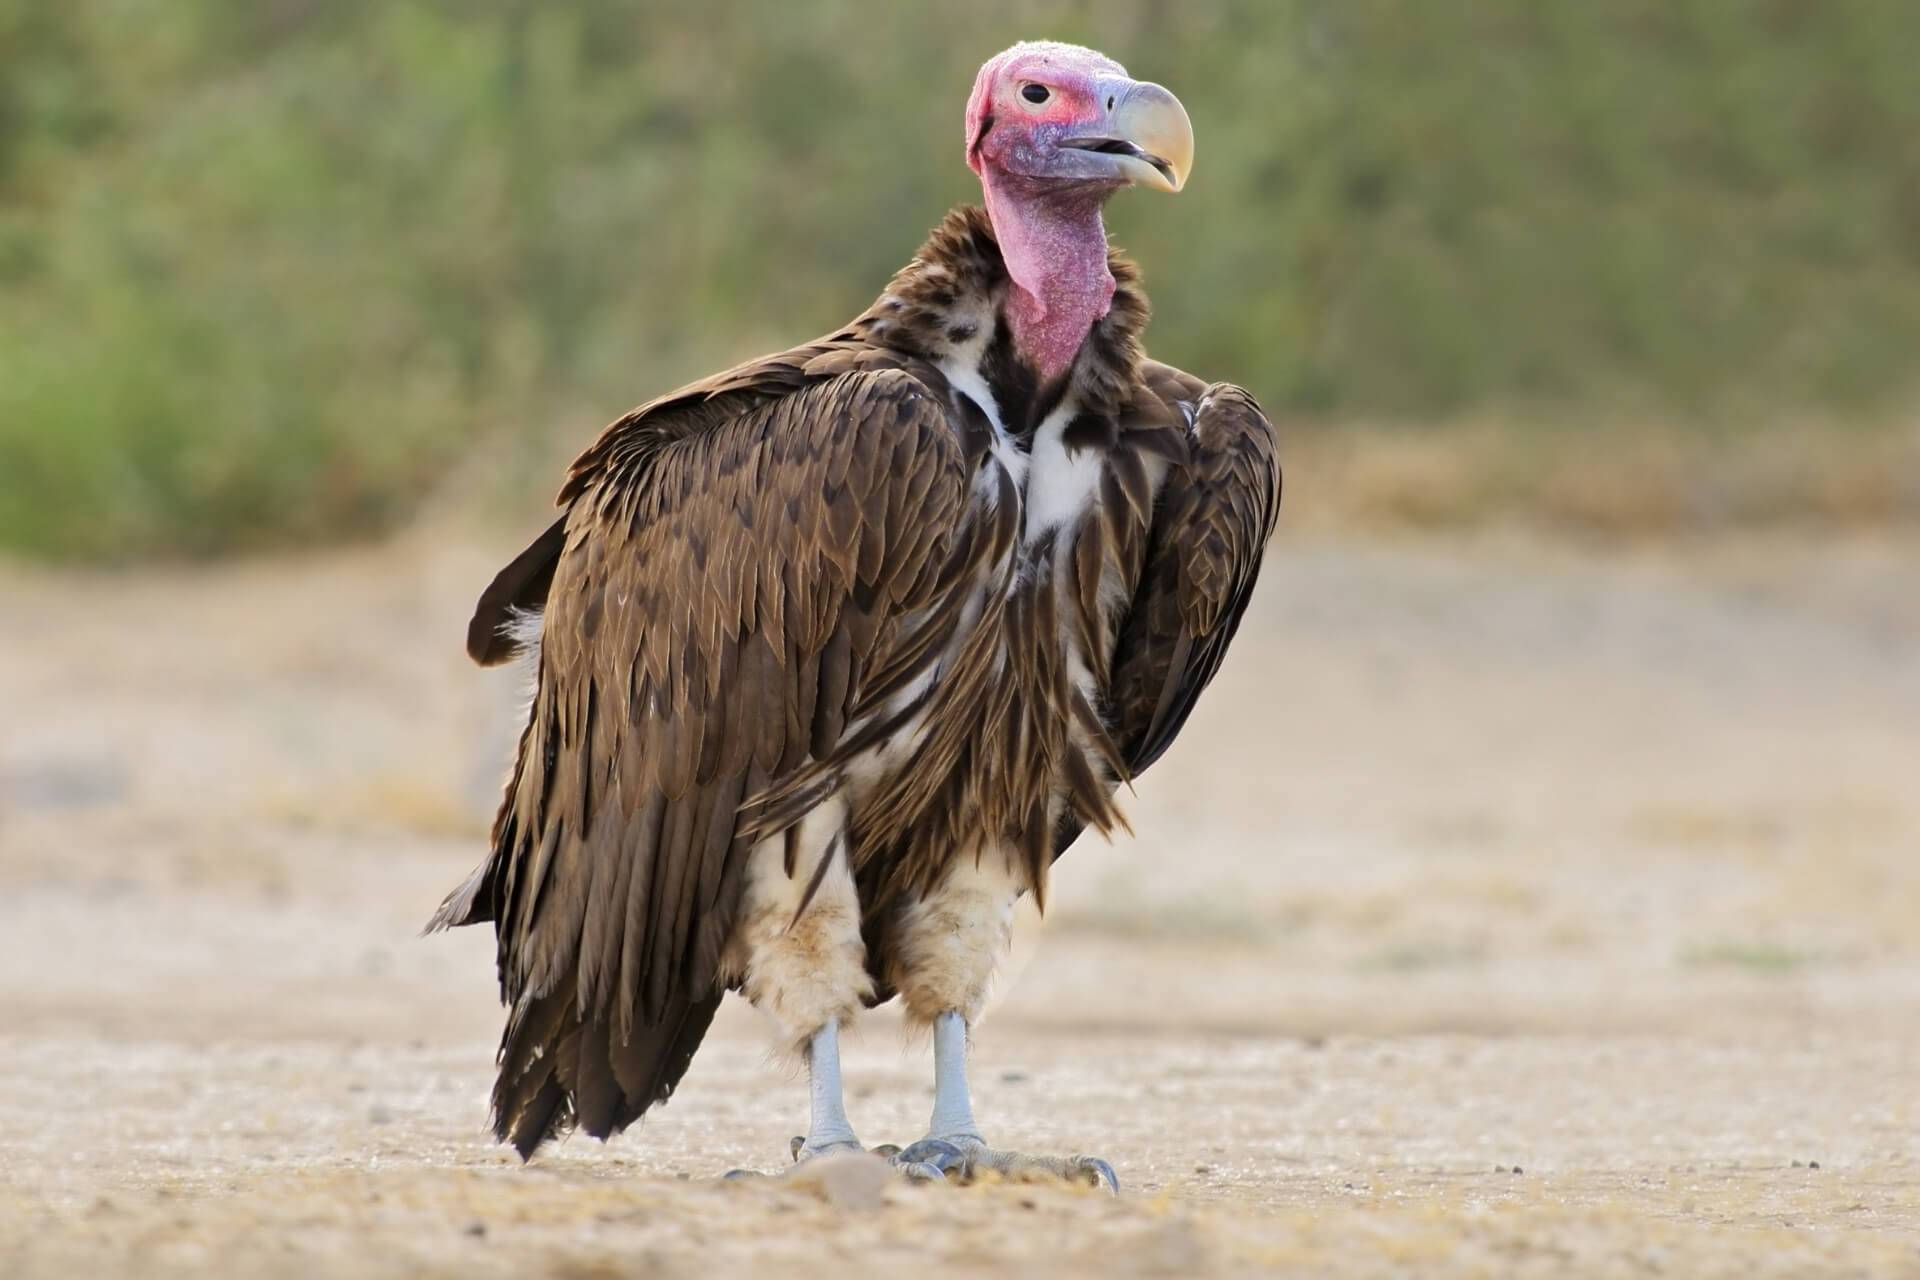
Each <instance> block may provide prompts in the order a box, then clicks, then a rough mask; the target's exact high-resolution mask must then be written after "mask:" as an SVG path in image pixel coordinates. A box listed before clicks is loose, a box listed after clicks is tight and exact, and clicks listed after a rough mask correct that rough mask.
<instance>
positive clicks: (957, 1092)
mask: <svg viewBox="0 0 1920 1280" xmlns="http://www.w3.org/2000/svg"><path fill="white" fill-rule="evenodd" d="M927 1136H928V1137H929V1138H938V1139H940V1140H941V1141H943V1142H954V1143H958V1142H981V1138H980V1126H979V1125H977V1124H975V1123H974V1122H973V1098H972V1097H971V1096H970V1095H969V1094H968V1091H967V1024H966V1020H965V1019H963V1018H962V1017H961V1016H960V1015H959V1014H957V1013H955V1012H953V1011H951V1010H949V1011H948V1012H946V1013H943V1014H941V1015H940V1016H939V1017H938V1018H935V1019H934V1020H933V1118H932V1119H931V1120H929V1121H928V1122H927ZM982 1145H984V1143H983V1144H982Z"/></svg>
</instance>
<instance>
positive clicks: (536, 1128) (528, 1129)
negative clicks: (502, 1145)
mask: <svg viewBox="0 0 1920 1280" xmlns="http://www.w3.org/2000/svg"><path fill="white" fill-rule="evenodd" d="M571 1119H572V1110H571V1108H569V1107H568V1106H567V1091H566V1090H565V1089H562V1088H561V1087H560V1082H559V1081H557V1080H555V1079H554V1078H553V1074H552V1072H548V1073H547V1078H546V1080H545V1081H544V1082H543V1083H542V1084H541V1086H540V1092H538V1093H536V1094H535V1095H534V1096H533V1100H532V1101H530V1102H529V1103H527V1106H526V1109H525V1110H523V1111H522V1112H521V1113H520V1115H519V1117H518V1118H517V1119H516V1120H515V1121H514V1122H513V1127H512V1129H511V1130H509V1129H508V1128H507V1127H506V1126H505V1125H504V1124H501V1123H499V1122H496V1125H495V1128H494V1134H495V1136H497V1137H498V1138H499V1139H500V1141H502V1142H507V1141H511V1142H512V1143H513V1149H514V1150H515V1151H518V1152H519V1153H520V1158H521V1159H522V1160H531V1159H533V1152H534V1149H535V1148H536V1147H538V1146H539V1145H540V1144H541V1143H543V1142H545V1141H546V1140H547V1139H548V1138H552V1137H557V1136H558V1135H559V1133H560V1131H561V1130H562V1129H564V1128H566V1127H567V1125H568V1123H569V1122H570V1121H571Z"/></svg>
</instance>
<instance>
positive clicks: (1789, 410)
mask: <svg viewBox="0 0 1920 1280" xmlns="http://www.w3.org/2000/svg"><path fill="white" fill-rule="evenodd" d="M1038 35H1057V36H1060V37H1063V38H1067V39H1078V40H1082V41H1085V42H1087V43H1090V44H1094V45H1096V46H1098V47H1100V48H1103V49H1105V50H1106V51H1108V52H1110V53H1112V54H1114V55H1115V56H1117V57H1119V58H1120V59H1121V60H1122V61H1123V62H1125V63H1127V65H1128V66H1129V67H1130V68H1131V69H1132V70H1133V71H1134V72H1135V74H1138V75H1142V76H1148V77H1151V78H1154V79H1159V80H1162V81H1163V82H1165V83H1167V84H1168V85H1169V86H1170V87H1172V88H1174V89H1175V91H1176V92H1178V93H1179V94H1180V95H1181V96H1182V98H1183V99H1184V100H1185V101H1186V102H1187V104H1188V106H1189V108H1190V110H1191V111H1192V114H1193V116H1194V120H1195V125H1196V131H1197V133H1198V137H1199V164H1198V168H1197V173H1196V177H1195V182H1194V185H1193V186H1192V187H1190V188H1189V191H1188V192H1187V193H1186V194H1184V195H1182V196H1181V197H1180V198H1178V199H1165V198H1160V197H1152V196H1146V195H1136V196H1131V197H1127V198H1123V199H1121V200H1119V201H1116V203H1115V206H1114V210H1113V216H1112V218H1111V225H1112V227H1113V229H1114V232H1115V235H1116V238H1117V239H1118V240H1120V241H1121V242H1122V243H1124V244H1125V245H1127V246H1128V247H1129V248H1130V249H1131V250H1133V251H1134V252H1135V253H1136V255H1137V256H1138V257H1139V258H1140V259H1141V260H1142V261H1143V262H1144V264H1145V265H1146V268H1147V271H1148V283H1149V286H1150V288H1151V290H1152V293H1153V296H1154V299H1155V303H1156V306H1157V309H1158V317H1157V321H1156V324H1155V328H1154V331H1153V334H1152V342H1153V347H1154V350H1155V352H1156V354H1158V355H1161V356H1162V357H1164V358H1167V359H1170V360H1173V361H1175V362H1176V363H1180V364H1183V365H1186V366H1188V367H1191V368H1194V369H1196V370H1197V371H1201V372H1203V373H1205V374H1207V375H1209V376H1219V377H1232V378H1234V379H1236V380H1238V381H1242V382H1245V383H1247V384H1248V385H1250V386H1251V387H1253V388H1254V389H1255V390H1256V391H1257V392H1259V393H1260V394H1261V395H1262V396H1263V397H1264V398H1265V399H1266V400H1267V401H1268V403H1269V404H1270V405H1271V406H1273V407H1275V408H1277V409H1281V410H1292V411H1304V412H1311V413H1314V414H1317V415H1322V416H1326V417H1330V418H1333V419H1336V420H1355V419H1368V418H1379V417H1391V418H1396V419H1402V420H1426V419H1441V418H1449V417H1457V416H1461V415H1471V414H1476V413H1488V412H1500V413H1508V414H1513V413H1518V414H1523V415H1525V416H1527V417H1528V419H1529V420H1534V421H1539V422H1543V423H1547V422H1555V421H1576V422H1580V421H1595V420H1606V419H1609V418H1621V417H1634V418H1650V419H1657V420H1660V421H1670V422H1677V423H1680V424H1682V425H1685V424H1688V423H1698V424H1702V425H1721V426H1724V424H1725V423H1727V422H1729V421H1733V422H1738V421H1740V420H1743V419H1744V418H1746V417H1748V416H1755V415H1760V414H1764V415H1766V416H1771V417H1774V418H1776V419H1777V418H1778V417H1780V416H1781V415H1790V414H1794V413H1798V412H1801V411H1807V412H1809V413H1811V414H1813V415H1814V416H1817V417H1818V418H1819V419H1820V420H1821V421H1836V420H1845V419H1846V418H1848V417H1850V416H1871V415H1873V414H1876V413H1883V412H1885V411H1887V409H1888V407H1889V406H1897V405H1899V404H1900V402H1901V397H1903V396H1906V395H1909V394H1911V393H1912V391H1913V382H1914V378H1913V374H1912V372H1911V369H1912V365H1913V361H1912V352H1913V350H1914V349H1915V347H1916V338H1920V148H1916V146H1915V144H1914V139H1915V138H1920V89H1916V87H1915V85H1916V82H1917V81H1916V77H1915V76H1914V74H1913V71H1912V67H1911V65H1910V52H1911V50H1912V49H1914V48H1916V47H1920V7H1916V6H1912V5H1903V4H1896V3H1883V2H1880V0H1612V2H1610V3H1607V4H1594V3H1590V2H1586V0H1473V2H1470V3H1461V4H1444V5H1443V4H1432V3H1426V2H1424V0H1280V2H1269V3H1256V2H1254V0H1247V2H1246V3H1234V4H1218V5H1208V4H1198V3H1196V4H1181V5H1170V4H1164V3H1154V2H1152V0H1130V2H1119V3H1113V2H1103V3H1101V4H1099V5H1093V4H1090V3H1080V4H1066V3H1058V2H1042V3H1031V2H1029V3H1019V4H1016V3H1014V2H1013V0H987V2H982V3H975V4H969V5H964V6H962V5H942V6H920V5H874V4H871V3H861V4H854V3H850V2H849V3H824V4H812V5H805V6H801V5H793V4H791V3H787V2H785V0H753V2H751V3H743V4H733V5H727V6H706V7H688V6H680V5H668V4H664V3H652V4H635V3H633V2H632V0H618V2H615V0H577V2H576V3H571V4H557V3H535V2H534V0H391V2H378V3H376V2H374V0H260V2H259V3H250V4H234V3H231V0H166V2H165V3H162V2H161V0H76V2H75V3H71V4H63V5H49V4H45V3H42V2H41V0H0V546H6V547H13V548H16V549H20V550H24V551H28V552H32V553H36V554H42V555H47V556H55V557H86V558H95V559H116V558H127V557H133V556H142V555H201V554H212V553H217V552H221V551H226V550H230V549H234V548H244V547H252V546H259V545H271V544H275V543H287V542H295V541H298V542H310V541H314V540H319V539H330V538H336V537H339V536H343V535H351V534H354V533H357V532H362V531H369V530H377V529H379V528H382V527H385V526H387V525H389V524H390V523H391V522H393V521H394V520H396V519H399V518H401V517H403V516H404V515H405V514H406V513H407V512H408V511H409V510H410V509H412V508H413V507H414V506H415V505H416V504H417V502H418V501H419V500H420V498H421V496H422V495H423V494H425V493H427V492H429V491H431V489H432V487H433V486H434V484H435V482H436V477H440V476H443V475H445V474H446V472H447V469H448V467H449V466H450V465H451V464H452V463H454V462H455V461H457V460H458V459H459V458H460V457H461V456H462V455H463V454H465V453H467V452H468V451H470V450H471V449H473V448H474V447H475V446H476V445H477V444H478V443H481V442H484V441H490V440H499V439H503V438H511V437H514V436H516V435H544V434H545V433H548V432H551V431H554V430H556V429H558V430H563V431H564V432H565V433H566V434H567V435H568V436H569V437H571V438H574V439H578V440H582V441H584V439H585V438H586V437H588V436H589V435H590V434H591V432H592V431H593V429H594V428H595V427H596V426H597V425H598V421H599V420H604V419H606V418H609V417H611V416H613V415H614V414H616V413H618V412H619V411H620V410H622V409H624V408H625V407H626V406H628V405H629V404H631V403H633V402H635V401H637V400H640V399H643V398H645V397H646V396H648V395H650V394H652V393H654V392H656V391H659V390H661V389H664V388H665V387H666V386H668V385H670V384H672V383H674V382H677V381H680V380H683V379H685V378H687V377H691V376H697V375H698V374H700V373H703V372H706V371H707V370H708V369H710V368H712V367H714V366H715V365H716V364H718V363H719V362H721V361H724V360H728V359H732V358H737V357H742V356H745V355H749V354H752V353H753V352H756V351H759V350H765V349H768V348H772V347H776V346H781V345H785V344H788V343H791V342H793V341H796V340H799V339H801V338H804V337H806V336H810V335H812V334H814V333H817V332H820V331H823V330H825V329H828V328H830V327H832V326H833V325H835V324H837V323H839V322H840V321H841V320H843V319H844V318H846V317H847V316H848V315H850V314H851V313H852V312H854V311H855V310H857V309H858V308H859V307H861V306H862V305H864V304H865V303H866V302H867V301H868V300H869V299H870V298H871V297H872V296H873V294H874V293H875V292H876V291H877V289H878V288H879V286H880V284H881V283H882V282H883V281H884V280H885V278H886V276H887V275H888V273H889V272H890V271H891V270H892V269H893V268H894V267H896V266H898V265H899V263H900V262H901V261H903V260H904V258H905V257H906V255H907V254H909V253H910V252H911V251H912V249H913V247H914V246H915V244H916V243H917V242H918V240H919V238H920V236H921V234H922V233H923V232H924V230H925V228H926V227H927V226H928V225H929V224H931V223H932V222H933V221H934V220H935V219H936V218H937V217H938V216H939V214H940V212H941V211H942V210H943V209H944V208H945V207H946V206H947V205H949V204H951V203H953V202H955V201H958V200H962V199H968V198H971V197H972V195H973V193H974V192H975V191H976V188H975V186H974V183H973V179H972V177H971V175H970V174H968V173H967V171H966V169H965V167H964V165H963V164H962V161H961V154H960V153H961V138H960V134H961V129H960V114H961V108H962V105H963V103H964V100H965V94H966V91H967V87H968V85H969V83H970V81H971V76H972V73H973V70H974V68H975V67H976V66H977V65H978V63H979V62H980V61H981V60H982V59H983V58H984V57H986V56H987V55H989V54H990V53H992V52H994V51H995V50H996V49H998V48H1000V47H1002V46H1004V45H1005V44H1007V43H1009V42H1011V41H1012V40H1014V39H1016V38H1020V37H1026V36H1038ZM550 479H551V477H550V476H544V475H543V476H538V477H532V476H530V477H528V478H527V479H526V482H525V483H527V484H528V485H530V486H534V487H538V488H541V489H544V488H546V487H548V482H549V481H550Z"/></svg>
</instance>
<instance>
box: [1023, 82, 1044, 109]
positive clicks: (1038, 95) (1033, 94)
mask: <svg viewBox="0 0 1920 1280" xmlns="http://www.w3.org/2000/svg"><path fill="white" fill-rule="evenodd" d="M1020 96H1021V97H1023V98H1025V99H1026V100H1027V101H1028V102H1031V103H1032V104H1033V105H1034V106H1036V107H1037V106H1039V105H1040V104H1041V103H1043V102H1045V101H1046V100H1047V99H1048V98H1049V97H1051V96H1052V95H1051V94H1049V93H1048V92H1047V86H1045V85H1043V84H1023V85H1021V86H1020Z"/></svg>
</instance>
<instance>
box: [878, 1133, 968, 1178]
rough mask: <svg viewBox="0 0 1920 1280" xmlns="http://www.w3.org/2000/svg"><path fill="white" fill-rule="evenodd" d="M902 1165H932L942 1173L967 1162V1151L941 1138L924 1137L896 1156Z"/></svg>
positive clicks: (897, 1161) (898, 1162)
mask: <svg viewBox="0 0 1920 1280" xmlns="http://www.w3.org/2000/svg"><path fill="white" fill-rule="evenodd" d="M894 1162H895V1163H896V1164H901V1165H909V1164H925V1165H931V1166H933V1167H934V1168H935V1169H938V1170H939V1171H940V1172H941V1173H946V1172H948V1171H949V1170H952V1169H959V1168H961V1167H963V1166H964V1165H965V1164H966V1163H967V1153H966V1152H964V1151H962V1150H961V1149H960V1148H959V1147H956V1146H955V1145H954V1144H953V1143H951V1142H947V1141H945V1140H943V1139H940V1138H922V1139H920V1141H918V1142H916V1143H914V1144H913V1145H912V1146H910V1147H908V1148H907V1149H906V1150H905V1151H902V1152H900V1153H899V1154H898V1155H896V1156H895V1157H894Z"/></svg>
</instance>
